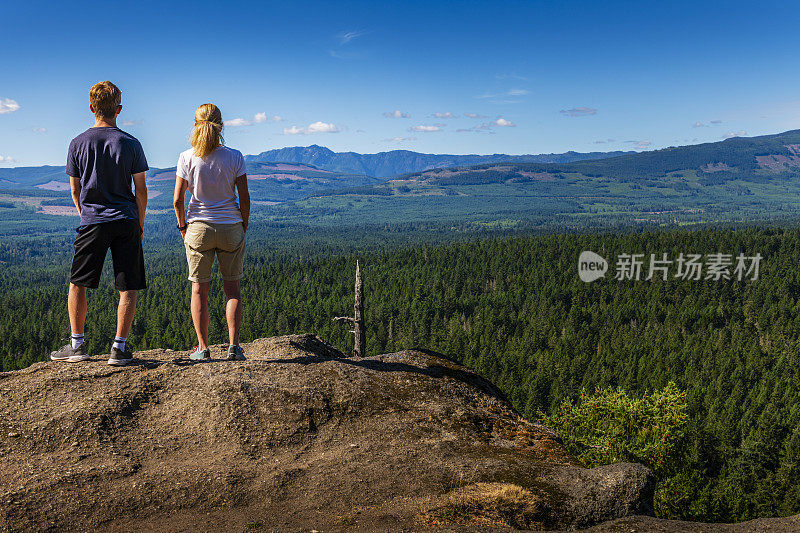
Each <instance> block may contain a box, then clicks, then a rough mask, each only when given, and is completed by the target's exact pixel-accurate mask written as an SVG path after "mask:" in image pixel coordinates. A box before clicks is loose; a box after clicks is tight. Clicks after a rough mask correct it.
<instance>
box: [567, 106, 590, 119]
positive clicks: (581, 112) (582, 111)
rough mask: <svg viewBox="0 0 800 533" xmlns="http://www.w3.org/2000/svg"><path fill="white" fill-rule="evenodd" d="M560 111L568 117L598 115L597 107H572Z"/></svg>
mask: <svg viewBox="0 0 800 533" xmlns="http://www.w3.org/2000/svg"><path fill="white" fill-rule="evenodd" d="M559 113H561V114H562V115H564V116H566V117H588V116H589V115H596V114H597V109H595V108H593V107H572V108H570V109H562V110H561V111H559Z"/></svg>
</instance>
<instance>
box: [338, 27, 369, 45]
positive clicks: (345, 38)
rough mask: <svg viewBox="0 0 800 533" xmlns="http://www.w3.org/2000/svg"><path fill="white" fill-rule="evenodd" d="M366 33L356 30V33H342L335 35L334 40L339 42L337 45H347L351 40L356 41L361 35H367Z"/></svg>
mask: <svg viewBox="0 0 800 533" xmlns="http://www.w3.org/2000/svg"><path fill="white" fill-rule="evenodd" d="M368 33H369V32H368V31H363V30H358V31H343V32H340V33H339V34H337V35H336V38H337V39H338V40H339V44H347V43H349V42H350V41H352V40H353V39H357V38H359V37H361V36H362V35H366V34H368Z"/></svg>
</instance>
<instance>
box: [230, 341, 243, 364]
mask: <svg viewBox="0 0 800 533" xmlns="http://www.w3.org/2000/svg"><path fill="white" fill-rule="evenodd" d="M245 359H247V358H246V357H245V356H244V350H242V348H241V346H239V345H238V344H231V345H230V346H228V361H244V360H245Z"/></svg>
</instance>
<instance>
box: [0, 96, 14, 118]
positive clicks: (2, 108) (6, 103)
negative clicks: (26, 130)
mask: <svg viewBox="0 0 800 533" xmlns="http://www.w3.org/2000/svg"><path fill="white" fill-rule="evenodd" d="M17 109H19V104H18V103H17V101H16V100H12V99H11V98H0V115H6V114H8V113H13V112H14V111H16V110H17Z"/></svg>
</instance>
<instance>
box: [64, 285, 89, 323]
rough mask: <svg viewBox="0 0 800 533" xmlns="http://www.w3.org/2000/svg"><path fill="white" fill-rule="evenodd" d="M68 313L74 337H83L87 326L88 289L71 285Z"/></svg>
mask: <svg viewBox="0 0 800 533" xmlns="http://www.w3.org/2000/svg"><path fill="white" fill-rule="evenodd" d="M67 311H68V312H69V325H70V329H71V330H72V333H73V335H83V330H84V328H85V326H86V287H81V286H80V285H75V284H74V283H70V284H69V296H68V298H67Z"/></svg>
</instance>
